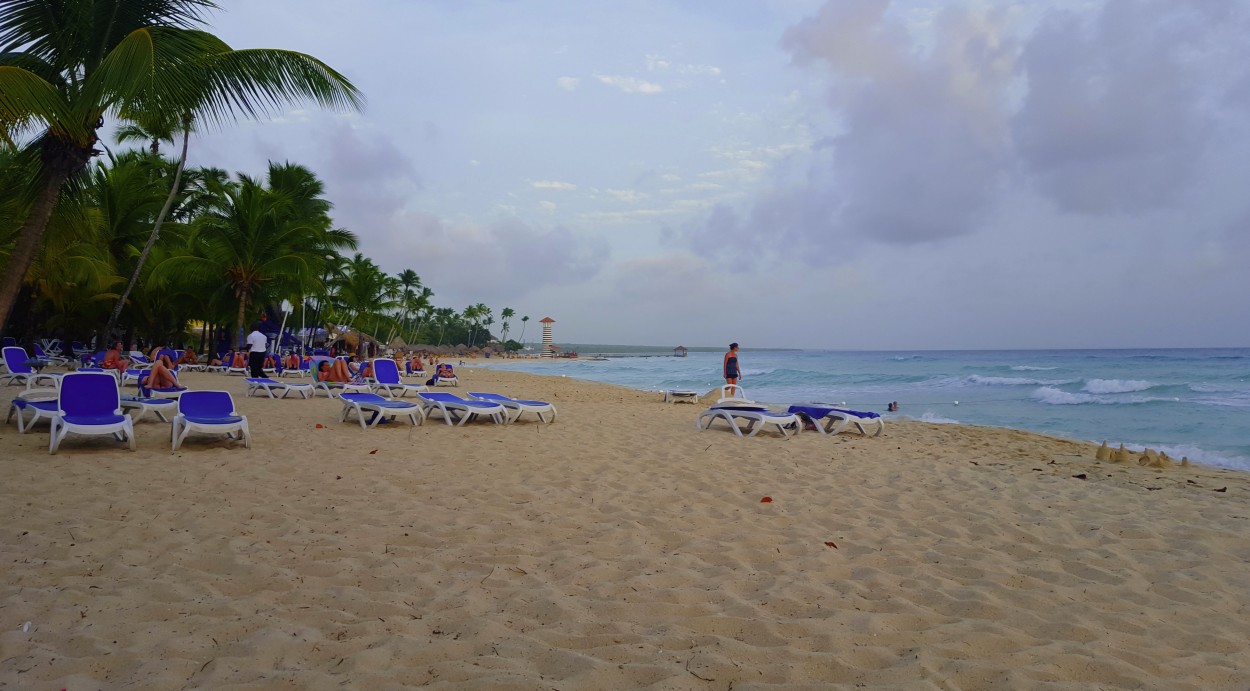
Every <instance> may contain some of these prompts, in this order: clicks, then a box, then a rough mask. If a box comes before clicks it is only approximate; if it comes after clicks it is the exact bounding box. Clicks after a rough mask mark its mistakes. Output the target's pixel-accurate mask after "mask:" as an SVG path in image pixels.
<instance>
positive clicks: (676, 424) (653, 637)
mask: <svg viewBox="0 0 1250 691" xmlns="http://www.w3.org/2000/svg"><path fill="white" fill-rule="evenodd" d="M457 373H458V374H459V375H460V379H461V386H460V388H459V389H458V391H460V392H462V393H463V392H465V391H469V390H493V391H499V392H502V393H507V394H512V395H515V396H518V397H525V398H536V399H542V400H547V401H551V402H553V403H554V404H555V405H556V406H557V407H558V409H559V416H558V418H557V420H556V422H555V423H554V424H551V425H545V424H541V423H539V422H537V421H536V420H533V419H532V418H529V417H527V418H526V419H523V420H521V421H519V422H517V423H515V424H512V425H507V426H496V425H494V424H491V423H489V422H475V423H470V424H468V425H466V426H464V427H448V426H446V425H444V424H443V423H442V422H441V421H440V420H438V419H436V418H435V419H430V420H428V421H427V422H426V424H425V425H423V426H421V427H416V428H413V427H411V426H410V425H408V424H406V423H405V424H390V425H385V426H382V427H379V428H377V429H373V430H369V431H362V430H361V429H360V427H359V426H358V425H357V424H356V423H354V422H348V423H340V422H339V421H338V413H339V403H338V402H337V401H334V400H330V399H326V398H324V397H318V398H315V399H312V400H301V399H298V398H289V399H285V400H270V399H267V398H243V393H244V390H245V388H244V383H243V380H242V378H239V377H227V376H225V375H218V374H187V375H184V377H183V380H184V383H186V384H188V385H190V386H191V387H192V388H225V389H228V390H230V391H231V392H232V393H234V395H235V399H236V401H237V402H238V405H239V408H240V410H241V412H243V413H244V414H246V415H247V416H248V417H249V420H250V424H251V429H252V436H253V446H252V448H251V449H250V450H245V449H243V448H242V446H241V445H240V444H237V443H236V444H232V443H229V442H225V441H217V440H215V439H210V438H203V437H194V438H193V439H192V440H191V441H189V442H188V443H187V444H186V445H185V446H184V447H183V448H182V449H180V450H179V451H178V452H176V453H171V452H170V449H169V425H168V424H163V423H160V422H158V421H156V420H155V419H154V418H151V417H148V418H146V419H144V420H143V421H141V422H139V423H136V429H137V436H138V450H137V451H135V452H130V451H127V450H124V449H123V448H122V446H121V445H120V444H118V443H116V442H114V441H112V440H111V439H108V438H86V437H73V436H72V437H70V439H69V440H68V441H67V442H66V443H65V445H64V446H63V447H62V449H61V451H60V452H59V453H58V454H57V455H55V456H50V455H48V452H47V443H48V432H47V426H46V423H42V424H41V425H40V426H39V427H37V428H36V430H35V431H34V432H32V433H29V434H26V435H19V434H17V431H16V427H15V425H13V424H12V423H10V424H9V425H6V426H5V427H4V428H3V430H2V431H0V458H3V463H4V470H3V477H4V480H3V483H0V484H2V486H0V551H2V554H0V564H2V565H3V574H4V577H3V579H0V687H4V688H14V689H18V688H22V689H25V688H31V689H49V688H56V689H60V688H66V689H70V690H77V689H113V688H124V687H132V688H153V689H156V688H160V689H165V688H214V689H220V688H257V689H269V688H308V689H338V688H361V689H380V688H397V687H403V686H419V685H432V686H440V687H444V688H517V689H540V688H543V689H546V688H556V689H575V688H587V689H592V688H593V689H608V688H612V689H617V688H639V687H658V688H672V689H729V688H733V689H745V688H759V687H764V686H781V687H785V688H805V687H806V688H818V687H827V686H836V685H845V686H847V687H855V688H881V689H900V688H902V689H956V688H958V689H1004V688H1010V689H1031V688H1046V689H1084V688H1126V689H1127V688H1148V689H1246V688H1248V687H1250V652H1247V648H1246V641H1247V640H1250V611H1247V606H1246V603H1247V602H1250V567H1248V566H1247V565H1248V564H1250V540H1248V539H1247V536H1248V535H1250V476H1247V474H1245V473H1240V472H1236V471H1227V470H1220V469H1215V468H1206V467H1202V466H1196V467H1195V466H1190V467H1185V468H1181V467H1175V468H1169V469H1155V468H1147V467H1141V466H1138V465H1136V464H1127V465H1126V464H1116V463H1110V462H1100V461H1096V460H1095V451H1096V447H1095V446H1093V445H1090V444H1086V443H1078V442H1073V441H1068V440H1062V439H1056V438H1051V437H1045V436H1040V435H1036V434H1031V433H1024V432H1017V431H1012V430H1003V429H988V428H977V427H971V426H960V425H934V424H927V423H921V422H911V421H899V422H895V421H891V422H890V424H889V425H888V426H887V429H886V432H885V434H884V436H882V437H878V438H864V437H861V436H860V435H858V434H857V433H855V432H844V433H842V434H840V435H838V436H837V437H834V438H831V437H825V436H821V435H818V434H814V433H803V434H800V435H798V436H797V437H795V438H790V439H783V438H781V437H779V436H777V435H776V434H773V433H771V432H762V433H761V434H760V435H759V436H758V437H755V438H742V439H740V438H738V437H735V436H734V435H733V434H732V432H730V431H728V428H726V427H723V426H718V427H716V428H713V429H711V430H707V431H699V430H696V429H695V427H694V421H695V418H696V417H697V414H698V412H699V411H700V410H701V406H692V405H687V404H667V403H663V402H662V401H661V397H660V395H659V394H655V393H647V392H638V391H632V390H628V389H623V388H618V387H613V386H608V385H602V384H594V383H587V382H581V381H574V380H571V379H564V378H558V377H543V376H536V375H529V374H521V373H515V372H505V371H498V370H490V369H486V368H475V367H472V366H468V367H464V368H458V372H457ZM18 391H20V389H19V387H8V388H6V389H3V390H2V391H0V402H3V403H4V404H5V406H6V408H7V406H8V401H9V400H10V399H11V398H12V397H13V396H14V395H15V394H16V393H17V392H18ZM1112 441H1113V443H1114V440H1112ZM765 498H769V499H771V501H763V500H764V499H765Z"/></svg>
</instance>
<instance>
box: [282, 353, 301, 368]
mask: <svg viewBox="0 0 1250 691" xmlns="http://www.w3.org/2000/svg"><path fill="white" fill-rule="evenodd" d="M282 367H283V368H284V369H299V356H298V355H296V354H295V353H293V352H291V353H287V354H286V358H285V359H284V360H283V362H282Z"/></svg>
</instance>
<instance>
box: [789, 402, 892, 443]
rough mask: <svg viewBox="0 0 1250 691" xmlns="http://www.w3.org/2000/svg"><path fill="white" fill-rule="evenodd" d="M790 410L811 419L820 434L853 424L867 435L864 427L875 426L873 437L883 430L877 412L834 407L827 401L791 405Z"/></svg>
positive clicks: (882, 422) (839, 430)
mask: <svg viewBox="0 0 1250 691" xmlns="http://www.w3.org/2000/svg"><path fill="white" fill-rule="evenodd" d="M790 412H792V413H798V414H799V415H802V416H803V417H805V418H807V419H809V420H811V422H812V424H813V425H815V427H816V431H818V432H820V433H821V434H828V435H836V434H838V433H839V432H841V431H842V430H844V429H846V428H847V427H848V426H849V425H854V426H855V429H857V430H859V433H860V434H862V435H864V436H868V431H867V430H866V429H865V427H876V432H874V433H873V435H872V436H874V437H879V436H881V433H882V432H884V431H885V420H884V419H883V418H882V417H881V415H879V414H878V413H870V412H864V411H861V410H847V409H846V408H835V407H834V406H833V405H832V404H829V403H808V404H805V405H792V406H790ZM822 421H823V422H822Z"/></svg>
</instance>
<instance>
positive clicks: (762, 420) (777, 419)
mask: <svg viewBox="0 0 1250 691" xmlns="http://www.w3.org/2000/svg"><path fill="white" fill-rule="evenodd" d="M718 419H720V420H724V421H725V422H728V423H729V426H730V427H731V428H732V429H733V431H734V434H736V435H738V436H739V437H741V436H743V435H742V429H741V428H740V427H739V426H738V422H737V421H738V420H739V419H741V420H747V421H748V424H747V435H746V436H748V437H754V436H755V435H757V434H759V432H760V430H762V429H764V427H766V426H767V425H776V426H777V431H778V432H780V433H781V436H783V437H789V436H790V430H789V429H788V428H790V427H793V428H794V434H795V435H796V436H797V435H798V434H799V432H800V431H802V429H803V422H802V421H801V420H800V419H799V416H798V415H796V414H795V413H779V412H777V411H773V410H769V409H767V408H764V407H758V408H752V407H747V406H712V407H711V408H708V409H707V410H705V411H703V412H702V413H700V414H699V419H698V420H696V421H695V423H694V426H695V427H696V428H698V429H701V430H705V429H708V428H710V427H711V426H712V423H713V422H716V420H718ZM704 420H706V421H707V422H706V423H704Z"/></svg>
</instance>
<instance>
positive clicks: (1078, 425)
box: [475, 346, 1250, 471]
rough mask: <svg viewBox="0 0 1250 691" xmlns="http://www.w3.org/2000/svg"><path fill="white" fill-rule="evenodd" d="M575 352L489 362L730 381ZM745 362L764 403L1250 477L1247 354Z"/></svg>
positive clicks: (701, 368)
mask: <svg viewBox="0 0 1250 691" xmlns="http://www.w3.org/2000/svg"><path fill="white" fill-rule="evenodd" d="M608 349H610V347H609V348H608ZM578 350H579V352H580V353H581V354H582V355H583V357H582V358H579V359H557V360H555V361H547V362H533V361H526V360H488V361H486V363H489V364H488V366H490V367H501V368H506V369H515V370H519V371H525V372H533V373H537V374H547V375H557V376H560V375H563V376H568V377H574V378H577V379H585V380H589V381H597V382H605V383H609V384H619V385H622V386H627V387H630V388H634V389H640V390H646V391H661V390H664V389H693V390H696V391H700V392H703V391H709V390H711V389H714V388H717V387H719V386H720V385H721V384H723V383H724V380H723V379H721V360H722V356H723V354H722V353H720V352H691V353H690V354H689V356H688V357H684V358H681V357H673V356H672V351H671V350H660V349H656V350H655V351H653V352H652V353H647V352H646V349H644V348H634V349H631V350H633V351H634V352H629V353H604V355H603V356H604V357H606V359H603V360H599V359H593V360H592V359H587V358H586V357H585V356H587V355H590V354H592V353H594V350H593V348H592V347H591V346H578ZM740 358H741V362H742V367H743V378H742V381H741V382H740V384H741V385H742V387H743V388H744V389H745V390H746V392H747V395H749V396H750V397H751V398H752V399H754V400H756V401H760V402H763V403H768V404H777V405H786V404H791V403H805V402H814V401H822V402H835V403H839V404H842V403H845V406H846V407H847V408H852V409H856V410H871V411H876V412H880V413H881V414H882V415H883V416H885V417H886V418H887V420H888V419H890V418H911V419H916V420H923V421H926V422H936V423H965V424H972V425H984V426H990V427H1009V428H1013V429H1021V430H1028V431H1033V432H1041V433H1045V434H1051V435H1056V436H1061V437H1066V438H1069V439H1079V440H1086V441H1091V442H1095V443H1101V442H1103V441H1106V442H1108V443H1109V444H1111V446H1113V447H1115V446H1118V445H1119V444H1121V443H1123V444H1124V445H1125V446H1126V447H1128V448H1130V449H1135V450H1141V449H1142V448H1145V447H1149V448H1152V449H1155V450H1158V451H1164V452H1166V453H1167V454H1168V455H1170V456H1172V457H1174V458H1181V457H1183V456H1188V457H1189V459H1190V460H1191V461H1195V462H1198V463H1203V464H1206V465H1211V466H1218V467H1222V468H1232V469H1236V470H1246V471H1250V348H1221V349H1175V350H1171V349H1157V350H1156V349H1151V350H1002V351H913V352H901V351H865V352H859V351H827V350H744V351H741V353H740ZM480 362H481V361H479V363H480ZM475 364H476V363H475ZM514 393H517V394H523V393H524V392H514ZM892 401H897V402H898V404H899V410H898V412H896V413H889V412H886V407H887V405H888V404H889V403H890V402H892ZM887 425H888V423H887ZM887 431H888V426H887Z"/></svg>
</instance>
